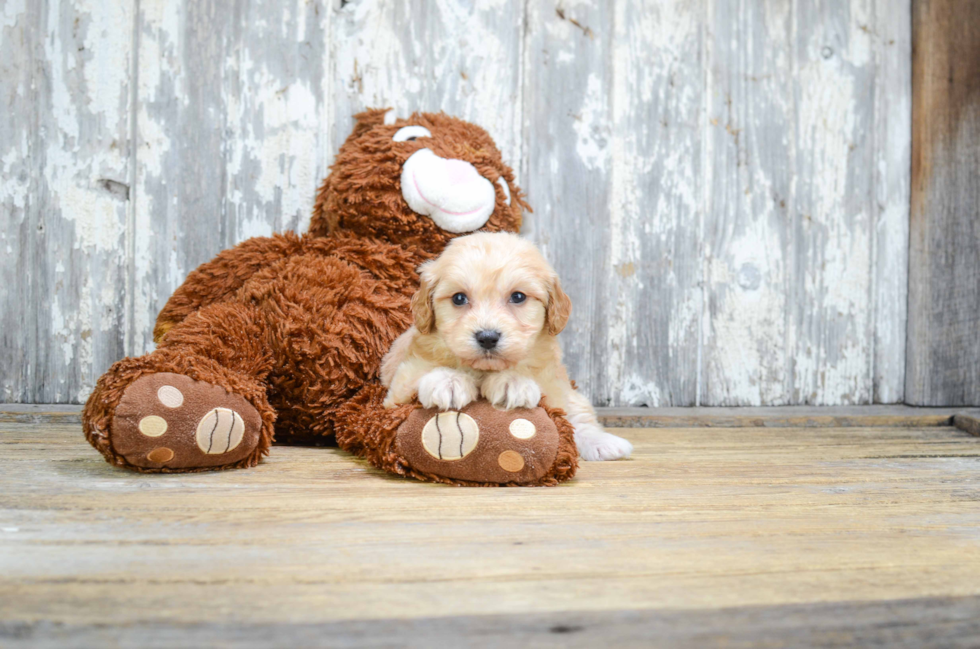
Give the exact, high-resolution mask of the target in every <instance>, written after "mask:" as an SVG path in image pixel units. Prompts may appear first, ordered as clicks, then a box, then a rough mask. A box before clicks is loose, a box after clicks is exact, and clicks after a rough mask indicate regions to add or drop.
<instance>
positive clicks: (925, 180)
mask: <svg viewBox="0 0 980 649" xmlns="http://www.w3.org/2000/svg"><path fill="white" fill-rule="evenodd" d="M913 38H914V41H913V42H914V56H913V62H912V74H913V88H914V103H913V107H912V120H913V128H912V208H911V209H912V220H911V223H910V235H909V236H910V240H909V241H910V248H909V294H908V303H909V323H908V356H907V369H906V385H905V397H906V400H907V401H908V402H909V403H913V404H917V405H933V404H947V405H980V334H978V332H980V184H978V183H977V174H976V170H977V169H978V168H980V5H977V3H975V2H961V1H957V0H916V1H915V2H914V3H913Z"/></svg>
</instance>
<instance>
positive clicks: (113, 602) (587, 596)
mask: <svg viewBox="0 0 980 649" xmlns="http://www.w3.org/2000/svg"><path fill="white" fill-rule="evenodd" d="M622 432H623V434H624V435H626V436H627V437H628V438H630V439H631V440H632V441H633V442H634V444H635V445H636V452H635V455H634V459H633V460H631V461H623V462H610V463H586V464H585V465H584V466H583V467H582V469H581V471H580V473H579V476H578V477H577V478H576V480H574V481H572V482H571V483H569V484H567V485H565V486H562V487H559V488H555V489H507V490H493V489H476V490H474V489H456V488H448V487H443V486H440V485H425V484H420V483H416V482H412V481H407V480H402V479H399V478H393V477H390V476H386V475H384V474H381V473H380V472H378V471H376V470H374V469H372V468H370V467H368V466H367V465H366V464H365V463H363V462H361V461H358V460H355V459H352V458H351V457H350V456H349V455H347V454H345V453H343V452H341V451H339V450H336V449H304V448H294V447H282V448H276V449H274V451H273V453H272V454H271V456H270V458H269V459H268V461H267V462H264V463H263V464H262V465H260V466H258V467H256V468H255V469H252V470H249V471H232V472H218V473H204V474H183V475H181V474H178V475H167V476H158V475H153V476H148V475H139V474H133V473H128V472H125V471H121V470H118V469H114V468H112V467H110V466H108V465H107V464H105V463H104V462H102V460H101V458H99V457H98V456H97V454H95V452H94V451H92V450H91V449H90V448H88V447H87V446H86V445H85V443H84V441H83V440H82V439H81V436H80V435H79V434H78V430H77V427H76V426H57V425H46V426H43V427H39V426H37V425H29V424H9V423H3V424H0V462H2V463H3V465H4V467H5V469H4V471H3V472H2V474H0V519H2V525H0V601H2V602H4V604H3V606H2V608H0V618H2V624H0V628H3V629H4V630H6V629H13V630H16V629H23V630H24V631H23V633H24V634H31V633H34V634H39V635H41V636H42V637H43V636H44V634H45V633H51V634H57V633H58V631H57V630H58V629H64V628H75V629H81V632H82V635H81V637H83V638H84V637H94V636H92V635H91V634H92V633H96V632H98V633H108V634H110V636H111V637H125V635H126V634H127V633H132V632H138V631H139V630H140V629H144V630H152V629H154V628H162V629H168V631H165V632H164V633H165V634H167V633H169V634H177V636H180V637H187V638H189V639H193V638H198V639H200V638H207V637H209V636H208V635H207V634H208V633H211V632H216V631H215V629H218V630H220V629H221V628H222V626H224V628H227V627H229V626H231V625H235V624H243V625H246V626H247V627H250V628H252V629H253V630H254V633H255V634H256V636H255V637H263V634H267V633H272V632H273V631H275V630H277V629H279V630H282V629H283V627H284V626H286V625H290V626H291V625H318V624H319V625H322V624H330V623H335V622H342V621H346V622H353V621H358V620H361V621H369V620H375V621H376V620H378V619H379V618H381V619H384V620H390V621H395V620H406V621H410V620H416V621H420V624H424V623H425V621H426V620H429V619H431V618H435V617H440V618H460V617H467V616H479V617H480V618H483V616H489V615H497V616H506V617H504V618H501V619H504V620H507V621H508V622H507V624H509V623H510V621H512V620H513V621H515V622H516V623H520V621H521V619H522V616H528V615H533V616H541V617H537V618H535V619H537V620H550V619H557V617H558V614H560V613H564V614H565V615H566V617H564V618H562V619H566V620H567V619H568V618H567V615H568V614H570V613H572V612H574V614H575V615H578V616H583V619H596V618H588V617H587V616H588V615H589V614H590V612H592V613H595V614H596V615H599V616H600V618H598V619H601V616H602V615H604V614H614V613H617V612H618V613H620V614H626V615H629V614H630V612H637V614H638V615H641V616H643V615H649V613H645V612H654V611H660V612H662V613H663V614H664V615H667V616H668V619H672V620H675V621H677V623H678V624H683V625H686V624H688V623H690V624H692V625H694V624H696V623H697V620H699V619H702V618H703V617H708V616H710V615H711V614H713V613H718V612H721V613H720V614H721V615H722V616H724V615H730V616H734V618H732V619H741V620H742V622H740V623H739V624H740V625H742V624H744V625H748V620H749V619H751V618H753V617H754V618H755V619H756V621H757V622H758V621H759V620H762V621H763V622H765V620H776V619H779V618H778V616H779V611H780V610H783V611H784V612H786V614H787V615H790V616H791V617H793V620H794V621H793V622H789V621H788V620H789V618H786V619H787V624H788V625H789V627H793V626H794V624H795V625H798V626H799V627H800V628H803V627H806V625H807V624H808V620H814V619H815V621H814V622H813V623H814V624H817V625H821V624H827V623H829V617H828V615H829V613H828V615H823V614H821V613H820V611H819V608H820V607H819V606H817V605H819V604H821V603H823V604H826V605H827V606H828V609H826V610H827V611H829V610H836V611H838V613H837V615H838V618H839V620H840V622H841V624H842V625H843V628H845V629H846V628H855V626H857V627H859V626H860V625H861V624H863V623H869V624H872V625H879V624H880V622H881V620H882V619H883V618H884V617H886V614H887V612H888V611H889V610H893V611H895V610H899V611H901V610H903V609H901V608H899V609H889V606H890V605H889V604H888V602H889V601H892V600H912V599H917V598H925V599H926V600H935V599H937V598H940V599H942V600H943V601H951V600H950V599H949V598H975V597H977V596H978V595H980V587H978V584H980V546H978V544H977V543H976V541H977V538H978V530H977V525H976V508H977V502H978V501H980V491H978V488H977V486H978V483H977V478H976V476H977V471H976V469H977V463H978V451H977V445H976V439H975V438H973V437H971V436H969V435H967V434H966V433H963V432H961V431H958V430H956V429H955V428H949V427H947V428H913V429H890V428H861V429H859V428H822V429H814V430H812V431H809V432H808V434H807V435H800V434H799V432H798V431H796V430H793V429H779V428H774V429H770V428H755V429H741V430H730V429H728V430H726V429H715V430H708V429H673V430H624V431H622ZM556 511H560V512H561V516H559V517H556V516H555V512H556ZM963 601H964V602H967V604H965V605H966V606H967V607H970V606H975V604H969V600H968V599H967V600H963ZM861 606H865V607H866V608H867V609H869V610H872V609H873V610H875V611H876V612H875V613H873V614H872V613H868V614H867V615H865V614H862V613H859V612H855V610H856V609H858V608H859V607H861ZM909 606H910V608H908V609H904V611H905V612H904V613H903V614H904V615H908V616H909V617H910V618H911V619H912V620H913V621H914V620H924V622H923V623H924V624H931V625H938V624H940V621H939V620H940V619H941V618H939V617H936V615H937V612H936V606H935V605H932V606H931V607H930V605H929V604H928V602H924V603H922V604H921V605H918V604H913V605H909ZM951 606H955V603H953V604H951ZM781 607H783V608H781ZM835 607H836V608H835ZM955 610H958V611H959V612H958V613H956V612H951V615H952V616H953V617H952V618H951V619H950V620H949V621H950V623H953V620H954V619H958V620H960V622H962V620H963V619H965V618H964V617H963V616H962V615H961V613H964V610H963V609H955ZM969 610H971V611H972V610H973V609H969ZM684 611H686V612H690V615H691V616H693V617H685V615H682V614H681V612H684ZM726 611H727V612H726ZM793 611H795V613H794V612H793ZM930 611H931V612H930ZM699 612H700V615H699V614H698V613H699ZM552 614H554V616H555V617H549V616H551V615H552ZM811 615H812V616H814V618H811V617H810V616H811ZM672 616H676V617H672ZM524 619H527V618H526V617H525V618H524ZM612 619H615V618H612ZM641 619H642V618H641ZM646 619H648V620H651V619H656V617H655V616H654V617H648V618H646ZM722 619H723V618H722ZM893 619H894V618H893ZM973 619H974V620H975V619H976V618H975V617H974V618H973ZM685 620H687V622H685ZM871 620H877V622H871ZM929 620H932V621H931V622H930V621H929ZM375 624H377V622H375ZM474 624H477V623H476V622H475V623H474ZM559 624H560V623H559ZM590 624H591V623H590ZM597 624H598V623H597ZM610 624H611V622H610ZM767 624H769V622H765V624H763V625H762V627H763V628H765V627H766V625H767ZM957 624H960V623H957ZM395 626H397V624H396V625H395ZM340 628H341V629H342V628H344V627H340ZM347 628H348V629H353V628H355V627H347ZM360 628H361V629H362V630H365V632H366V633H368V634H370V631H368V630H367V629H368V625H367V622H365V625H364V626H362V627H360ZM382 628H383V627H382ZM389 628H394V627H389ZM683 628H685V629H686V631H685V632H687V633H694V632H695V631H696V630H697V628H696V627H688V626H685V627H683ZM743 628H744V629H745V631H744V632H745V633H748V629H747V626H745V627H743ZM893 628H894V627H893ZM932 628H933V629H934V631H935V627H932ZM957 628H962V627H957ZM94 629H100V630H99V631H95V630H94ZM299 629H300V630H299V631H296V633H302V627H299ZM879 631H883V630H882V629H881V628H880V627H879ZM787 632H788V631H787ZM283 633H287V634H288V633H289V632H288V631H283ZM86 634H88V635H86ZM181 634H185V635H183V636H181ZM28 637H30V636H29V635H28ZM52 637H53V636H52ZM163 637H166V635H164V636H163ZM171 637H175V636H171ZM898 637H899V638H900V636H898ZM190 643H191V644H194V643H193V642H190Z"/></svg>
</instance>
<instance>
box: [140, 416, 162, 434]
mask: <svg viewBox="0 0 980 649" xmlns="http://www.w3.org/2000/svg"><path fill="white" fill-rule="evenodd" d="M139 428H140V432H141V433H143V434H144V435H146V436H147V437H160V435H163V434H164V433H165V432H167V420H166V419H164V418H163V417H157V416H156V415H150V416H149V417H143V418H142V419H140V424H139Z"/></svg>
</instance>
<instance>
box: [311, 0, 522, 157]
mask: <svg viewBox="0 0 980 649" xmlns="http://www.w3.org/2000/svg"><path fill="white" fill-rule="evenodd" d="M524 34H525V27H524V3H523V2H520V1H519V0H477V1H476V2H465V3H458V2H425V1H423V0H395V1H393V2H341V3H340V7H339V9H338V10H337V11H336V17H335V19H334V22H333V24H332V35H331V43H332V47H333V51H334V56H335V63H334V65H335V71H334V73H333V75H332V77H331V78H330V79H327V80H325V83H326V84H327V85H328V86H329V88H330V96H331V98H332V102H333V103H332V108H331V121H332V123H333V124H334V128H335V130H334V134H333V136H334V140H333V145H334V148H335V149H336V148H339V147H340V145H341V144H343V142H344V140H346V139H347V136H348V134H349V133H350V131H351V127H352V125H353V120H352V116H353V115H354V114H355V113H357V112H359V111H361V110H364V109H365V108H373V107H390V108H394V109H395V114H396V115H397V116H399V117H407V116H409V115H410V114H411V113H413V112H415V111H432V112H438V111H440V110H442V111H445V112H447V113H449V114H451V115H457V116H459V117H462V118H463V119H467V120H470V121H473V122H476V123H477V124H479V125H481V126H483V127H484V128H485V129H487V131H488V132H489V133H490V135H491V136H492V137H493V138H494V141H495V142H496V144H497V147H498V148H499V149H500V151H501V153H502V154H503V158H504V160H505V161H506V162H507V163H508V164H510V165H511V167H513V168H514V170H515V172H517V173H519V172H520V159H521V153H522V151H521V148H522V139H521V105H522V92H523V86H522V76H521V60H522V56H523V40H524Z"/></svg>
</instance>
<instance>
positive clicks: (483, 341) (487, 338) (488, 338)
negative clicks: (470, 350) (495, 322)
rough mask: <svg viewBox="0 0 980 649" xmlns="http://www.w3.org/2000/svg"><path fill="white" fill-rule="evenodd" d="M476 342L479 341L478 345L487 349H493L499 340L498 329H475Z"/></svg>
mask: <svg viewBox="0 0 980 649" xmlns="http://www.w3.org/2000/svg"><path fill="white" fill-rule="evenodd" d="M475 336H476V342H477V343H479V345H480V347H482V348H483V349H486V350H487V351H489V350H491V349H493V348H494V347H496V346H497V342H499V341H500V332H499V331H490V330H489V329H484V330H483V331H477V332H476V334H475Z"/></svg>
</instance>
